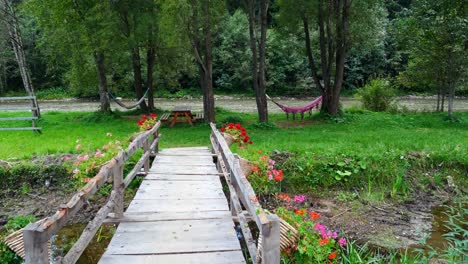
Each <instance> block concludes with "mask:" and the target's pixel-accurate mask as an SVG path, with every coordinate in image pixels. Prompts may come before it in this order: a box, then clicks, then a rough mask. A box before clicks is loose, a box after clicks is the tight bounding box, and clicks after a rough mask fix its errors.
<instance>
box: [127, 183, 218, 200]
mask: <svg viewBox="0 0 468 264" xmlns="http://www.w3.org/2000/svg"><path fill="white" fill-rule="evenodd" d="M193 182H196V181H193ZM198 183H206V182H198ZM200 186H202V185H200ZM215 198H218V199H222V198H226V196H225V195H224V192H223V189H221V188H211V189H208V188H201V187H200V188H193V189H192V188H190V187H180V186H178V185H173V186H172V187H170V188H167V189H144V190H138V191H137V193H136V194H135V198H133V199H135V200H151V199H215Z"/></svg>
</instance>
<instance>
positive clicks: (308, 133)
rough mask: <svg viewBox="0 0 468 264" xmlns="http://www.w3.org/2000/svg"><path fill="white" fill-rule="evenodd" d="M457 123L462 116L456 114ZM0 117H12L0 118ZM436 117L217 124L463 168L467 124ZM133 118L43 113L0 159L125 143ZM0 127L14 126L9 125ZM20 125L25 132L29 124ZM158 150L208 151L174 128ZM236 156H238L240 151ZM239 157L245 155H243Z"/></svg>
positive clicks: (203, 133)
mask: <svg viewBox="0 0 468 264" xmlns="http://www.w3.org/2000/svg"><path fill="white" fill-rule="evenodd" d="M459 115H460V116H461V117H462V120H466V119H468V113H459ZM1 116H12V114H9V115H8V114H4V113H3V114H2V115H1ZM442 116H443V115H441V114H427V113H421V114H408V115H395V114H387V113H362V114H360V113H358V114H348V115H347V116H346V118H344V119H343V120H338V123H335V122H333V121H323V120H320V119H306V121H299V120H296V121H293V120H289V121H287V120H286V118H285V117H284V115H271V117H270V119H271V121H272V122H273V123H275V124H276V125H277V127H273V128H271V127H266V128H262V127H260V126H257V125H256V122H257V120H256V115H254V114H238V113H229V112H225V111H221V113H220V114H218V115H217V118H218V120H219V121H225V120H226V118H227V119H228V120H229V119H231V118H233V117H240V118H241V120H242V123H243V124H244V125H245V126H246V127H247V129H248V132H249V134H250V135H251V137H252V140H253V141H254V144H253V145H252V147H251V148H252V149H261V150H264V151H270V150H274V149H278V150H287V151H291V152H310V153H314V154H330V155H337V154H350V155H354V154H363V153H366V154H367V155H369V156H372V155H378V156H380V155H381V154H383V153H386V152H395V153H402V154H403V153H405V152H408V151H426V152H434V153H437V154H441V155H447V156H450V157H452V158H453V159H456V160H459V161H463V162H468V153H467V146H468V124H467V123H466V122H460V123H449V122H444V121H442ZM137 118H138V117H137V116H126V115H124V114H122V115H111V116H105V115H100V114H96V113H60V112H49V113H44V114H43V117H42V119H41V121H40V122H39V125H40V126H41V127H42V128H43V129H42V134H37V133H32V132H30V131H1V132H0V159H10V158H28V157H32V156H34V155H47V154H57V153H70V152H73V151H74V147H75V145H76V140H78V139H79V140H80V141H81V142H82V144H83V145H84V146H86V147H89V148H97V147H99V146H101V145H103V144H105V143H106V142H107V141H108V140H109V139H108V138H107V137H106V134H107V133H108V132H110V133H112V134H113V137H114V138H115V139H119V140H122V141H128V138H129V136H130V135H131V134H133V133H135V132H137V131H138V128H137V125H136V122H137ZM0 125H1V126H2V127H7V125H8V126H14V125H18V124H13V123H11V122H9V123H6V122H2V123H0ZM23 125H25V126H29V125H30V123H29V122H25V123H24V124H23ZM161 131H162V134H163V138H162V140H161V147H175V146H198V145H209V133H210V129H209V126H208V125H206V124H199V125H196V126H195V127H190V126H189V125H187V124H178V125H176V126H175V127H173V128H168V127H167V126H164V127H163V128H162V130H161ZM241 152H242V151H241ZM244 152H245V151H244Z"/></svg>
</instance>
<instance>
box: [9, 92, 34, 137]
mask: <svg viewBox="0 0 468 264" xmlns="http://www.w3.org/2000/svg"><path fill="white" fill-rule="evenodd" d="M20 100H30V101H31V106H29V107H23V108H20V109H9V108H3V107H1V106H2V105H1V104H0V111H2V110H8V111H13V110H14V111H31V113H32V116H30V117H29V116H20V117H2V118H0V121H20V120H31V122H32V126H31V127H0V131H2V130H3V131H11V130H32V131H37V132H39V133H40V132H41V128H40V127H37V124H36V122H37V120H38V119H39V117H40V112H39V106H37V105H38V104H37V99H36V97H35V96H19V97H0V103H1V102H7V101H20ZM35 106H37V107H35Z"/></svg>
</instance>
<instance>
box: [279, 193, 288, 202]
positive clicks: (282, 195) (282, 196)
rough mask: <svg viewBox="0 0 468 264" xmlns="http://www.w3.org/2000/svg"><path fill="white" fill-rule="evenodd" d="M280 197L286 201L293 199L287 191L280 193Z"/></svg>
mask: <svg viewBox="0 0 468 264" xmlns="http://www.w3.org/2000/svg"><path fill="white" fill-rule="evenodd" d="M278 198H280V200H283V201H286V202H289V201H291V197H289V195H288V194H286V193H280V195H279V196H278Z"/></svg>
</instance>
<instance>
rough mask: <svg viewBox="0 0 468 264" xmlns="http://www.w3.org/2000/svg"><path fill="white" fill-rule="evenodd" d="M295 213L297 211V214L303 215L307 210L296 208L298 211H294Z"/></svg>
mask: <svg viewBox="0 0 468 264" xmlns="http://www.w3.org/2000/svg"><path fill="white" fill-rule="evenodd" d="M294 213H296V214H297V215H300V216H303V215H304V214H305V210H304V209H296V211H294Z"/></svg>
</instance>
